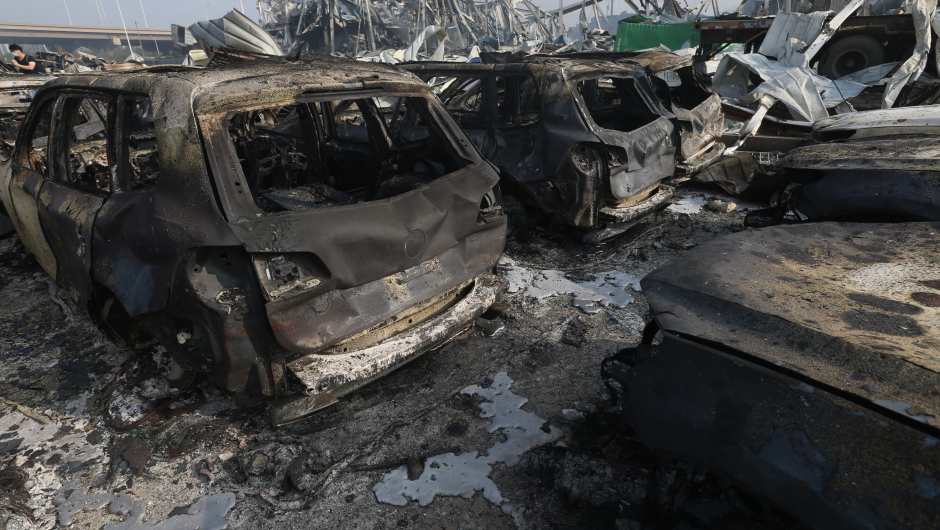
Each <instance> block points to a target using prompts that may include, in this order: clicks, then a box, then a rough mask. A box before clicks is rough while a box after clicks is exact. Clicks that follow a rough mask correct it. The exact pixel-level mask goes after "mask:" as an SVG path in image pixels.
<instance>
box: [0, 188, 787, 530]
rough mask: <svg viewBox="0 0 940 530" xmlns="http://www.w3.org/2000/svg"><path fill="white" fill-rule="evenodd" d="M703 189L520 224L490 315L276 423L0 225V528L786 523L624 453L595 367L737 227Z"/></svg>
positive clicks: (667, 463)
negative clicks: (651, 211) (593, 234)
mask: <svg viewBox="0 0 940 530" xmlns="http://www.w3.org/2000/svg"><path fill="white" fill-rule="evenodd" d="M713 198H721V199H723V200H733V199H730V198H729V197H726V196H723V195H722V194H721V193H720V192H718V191H715V190H713V189H710V188H696V187H689V188H685V189H682V190H680V192H679V197H678V200H677V203H676V204H674V205H673V206H671V207H670V208H669V209H667V210H665V211H663V212H661V213H660V214H657V215H655V216H653V217H650V218H648V219H646V220H645V221H644V222H642V223H641V224H640V225H638V226H636V227H634V228H633V229H631V230H630V231H629V232H627V233H626V234H623V235H622V236H620V237H618V238H616V239H614V240H612V241H609V242H607V243H605V244H603V245H600V246H589V245H584V244H582V243H580V242H579V239H578V238H579V234H578V233H577V232H575V231H574V230H570V229H567V228H563V227H559V226H557V225H555V226H538V227H533V228H522V229H519V230H517V231H516V232H515V233H514V234H513V237H512V238H511V239H510V242H509V243H508V245H507V249H506V255H505V257H504V259H503V261H502V262H501V264H500V274H502V275H504V276H505V277H506V278H507V279H508V280H509V283H510V289H509V291H510V292H509V293H507V294H506V295H505V297H504V301H503V302H502V303H501V304H499V305H498V307H496V308H494V309H493V310H491V311H490V312H489V313H488V314H487V315H485V316H487V317H490V319H491V321H492V322H490V323H489V324H486V323H485V322H481V324H486V325H484V326H483V327H482V328H481V327H479V326H477V327H474V328H472V329H469V330H467V331H465V332H464V333H463V334H461V335H460V336H458V337H456V338H455V339H453V340H451V341H450V342H449V343H447V344H445V345H444V346H442V347H440V348H438V349H436V350H434V351H432V352H429V353H427V354H425V355H424V356H422V357H421V358H419V359H418V360H417V361H415V362H413V363H411V364H410V365H408V366H405V367H404V368H402V369H400V370H398V371H396V372H394V373H392V374H390V375H389V376H387V377H385V378H383V379H380V380H378V381H377V382H375V383H372V384H370V385H368V386H366V387H364V388H362V389H360V390H358V391H356V392H355V393H353V394H350V395H348V396H347V397H345V398H343V399H341V401H340V403H339V404H338V405H336V406H334V407H332V408H330V409H328V410H326V411H324V412H322V413H320V414H318V415H316V416H314V417H312V418H309V419H306V420H304V421H301V422H299V423H296V424H293V425H290V426H287V427H284V428H281V429H272V428H271V427H269V425H268V423H267V420H266V416H265V407H266V402H265V401H264V400H262V399H257V398H252V397H249V396H236V395H227V394H225V393H223V392H221V391H219V390H217V389H214V388H212V387H205V386H203V387H200V388H198V389H197V390H195V391H190V392H187V393H184V394H178V393H174V391H171V389H170V388H169V387H168V386H167V385H166V384H165V383H164V381H163V379H162V376H161V375H160V370H161V365H162V364H163V363H165V359H164V356H163V354H162V352H160V351H159V349H157V348H155V347H153V346H148V347H142V348H141V349H139V350H136V351H135V350H132V349H128V348H124V347H121V346H118V345H116V344H114V343H113V342H112V341H111V340H109V339H108V338H107V336H106V335H105V334H104V333H102V332H101V331H100V330H99V329H97V328H96V327H95V326H94V325H93V324H92V322H91V321H90V319H89V318H88V317H87V316H86V315H85V314H84V313H82V312H81V311H79V310H78V309H77V308H76V307H75V306H74V305H73V304H72V303H71V302H70V301H69V300H68V299H67V297H65V296H64V295H63V294H61V293H59V291H58V289H57V287H56V286H55V283H54V282H53V281H52V280H51V279H50V278H49V277H48V276H47V275H46V274H45V273H44V272H43V271H42V270H41V269H40V267H39V266H38V265H37V264H36V261H35V260H34V259H33V258H32V256H30V255H29V254H28V253H27V252H25V251H24V250H23V247H22V245H20V244H19V242H18V241H17V239H16V237H15V236H11V237H8V238H6V239H3V240H2V241H0V301H2V304H0V354H2V359H3V362H2V363H0V397H2V399H3V401H2V402H0V512H3V514H2V515H0V523H2V522H3V521H5V523H6V527H7V528H11V529H20V528H53V527H68V528H95V529H97V528H102V527H108V528H115V529H118V528H126V529H132V528H143V527H146V528H160V529H164V530H165V529H170V528H174V529H175V528H180V529H183V528H197V527H198V528H201V529H203V530H207V529H212V528H225V527H226V526H227V527H229V528H235V529H249V528H259V527H277V528H288V529H292V528H298V529H299V528H408V527H414V528H474V529H475V528H618V529H631V530H633V529H645V528H792V527H794V523H793V522H792V521H791V520H789V519H787V518H786V517H784V516H782V515H781V514H779V513H778V512H776V511H774V510H773V509H772V508H771V507H769V506H767V505H766V504H765V503H764V502H762V501H761V500H760V499H758V498H756V497H754V496H752V495H750V494H748V493H747V492H745V491H743V490H742V489H740V488H738V487H736V486H734V485H732V484H730V483H728V482H726V481H725V480H723V479H722V478H720V477H718V476H716V475H714V474H711V473H708V472H706V471H705V470H704V469H702V468H701V467H697V466H696V465H693V464H690V463H685V462H682V461H679V460H675V459H672V458H670V457H669V456H667V455H662V454H657V453H655V452H653V451H651V450H649V449H647V448H645V447H643V446H642V445H641V444H639V443H638V442H637V441H636V440H634V439H633V438H632V437H631V432H630V429H629V428H628V427H627V426H626V424H625V423H624V420H623V417H622V416H621V415H620V414H619V412H618V411H617V408H616V406H615V404H614V403H613V402H612V400H611V399H610V395H609V394H608V393H607V390H606V389H605V387H604V385H603V382H602V381H601V378H600V364H601V361H602V359H604V357H606V356H607V355H609V354H610V353H613V352H615V351H618V350H619V349H621V348H624V347H627V346H632V345H634V344H636V343H637V342H638V341H639V336H640V332H641V330H642V329H643V326H644V325H645V323H646V321H647V319H648V316H647V306H646V303H645V301H644V299H643V296H642V295H641V294H640V293H639V292H638V291H637V289H639V284H638V280H639V279H641V278H642V277H643V276H644V275H645V274H646V273H648V272H650V271H651V270H653V269H655V268H656V267H658V266H659V265H661V264H662V263H664V262H666V261H668V260H669V259H671V258H672V257H674V256H676V255H678V254H679V253H681V252H682V251H683V250H686V249H688V248H692V247H694V246H696V245H698V244H701V243H703V242H705V241H708V240H710V239H712V238H715V237H719V236H722V235H725V234H729V233H731V232H735V231H740V230H743V229H744V227H743V222H742V221H743V218H744V215H745V213H746V210H745V208H744V207H742V206H740V205H739V208H738V209H737V210H734V211H731V212H716V211H710V210H708V209H705V208H703V205H705V204H706V203H707V202H708V200H709V199H713ZM752 206H754V205H752ZM500 323H502V325H503V326H502V329H500V328H501V326H500ZM493 332H496V334H495V335H494V336H487V335H490V334H492V333H493ZM145 525H146V526H145ZM150 525H155V526H150ZM0 527H2V524H0Z"/></svg>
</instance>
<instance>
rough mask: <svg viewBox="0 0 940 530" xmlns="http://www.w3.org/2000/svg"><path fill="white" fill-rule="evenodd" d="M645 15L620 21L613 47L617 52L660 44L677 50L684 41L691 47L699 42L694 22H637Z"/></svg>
mask: <svg viewBox="0 0 940 530" xmlns="http://www.w3.org/2000/svg"><path fill="white" fill-rule="evenodd" d="M643 18H645V17H640V16H635V17H630V18H627V19H623V20H621V21H620V24H619V25H618V26H617V40H616V42H615V43H614V49H615V50H616V51H618V52H622V51H635V50H645V49H648V48H656V47H657V46H659V45H660V44H662V45H664V46H666V47H667V48H669V49H670V50H678V49H679V48H681V47H682V45H683V44H685V43H686V41H689V42H690V46H691V47H692V48H697V47H698V44H699V32H697V31H695V29H694V28H695V23H694V22H685V23H683V24H637V23H636V22H637V21H638V19H639V20H642V19H643Z"/></svg>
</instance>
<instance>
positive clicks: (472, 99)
mask: <svg viewBox="0 0 940 530" xmlns="http://www.w3.org/2000/svg"><path fill="white" fill-rule="evenodd" d="M400 66H401V67H402V68H404V69H406V70H409V71H411V72H413V73H414V74H416V75H417V76H419V77H421V78H422V79H424V80H425V81H427V82H428V83H430V84H431V85H432V87H434V89H435V91H436V92H437V93H438V95H439V97H440V98H441V100H442V101H443V103H444V105H445V107H446V108H447V110H448V112H450V114H451V115H452V116H453V117H454V119H455V120H456V121H457V123H459V124H460V126H461V127H462V128H463V129H464V131H465V132H466V133H467V136H469V137H470V138H471V140H472V141H473V142H474V144H475V145H476V147H477V148H478V149H479V150H480V152H481V153H482V154H483V155H484V156H485V157H487V159H489V160H490V161H491V162H493V163H494V164H495V165H496V166H497V167H498V168H499V169H500V173H501V178H502V179H503V188H504V191H506V193H510V192H517V193H516V195H518V197H517V198H519V199H520V200H522V201H525V202H528V203H532V204H535V205H536V206H537V207H538V208H539V209H541V210H542V211H544V212H546V213H548V214H551V215H553V216H554V217H556V218H558V219H559V220H561V221H563V222H565V223H568V224H570V225H573V226H576V227H580V228H585V229H589V230H591V231H592V232H590V233H589V234H588V235H587V236H586V240H588V241H600V240H602V239H605V238H607V237H612V236H614V235H617V234H619V233H621V232H623V231H624V230H626V228H628V227H629V226H631V225H632V224H633V223H634V222H635V221H636V220H637V219H639V218H640V217H642V216H643V215H646V214H648V213H651V212H653V211H656V210H657V209H660V208H663V207H665V206H666V205H668V204H669V201H670V200H671V198H672V196H673V192H672V188H671V187H669V186H666V185H663V181H664V180H666V179H669V178H672V177H673V175H674V173H675V171H676V169H677V163H678V164H679V165H680V169H686V170H690V171H691V170H695V169H697V168H699V167H704V165H705V164H707V163H708V162H710V161H712V160H714V159H716V158H717V157H718V156H719V155H720V154H721V153H722V151H723V149H724V147H723V145H722V144H721V142H720V141H718V140H719V138H720V136H721V130H722V127H723V121H724V118H723V114H722V110H721V101H720V99H719V97H718V95H717V94H716V93H714V92H713V91H712V90H711V87H710V84H709V82H708V81H707V79H706V78H704V76H702V75H701V74H699V73H698V72H696V71H695V70H693V68H692V66H691V60H690V59H687V58H682V57H679V56H677V55H675V54H671V53H664V52H656V51H650V52H642V53H632V52H623V53H594V54H590V53H584V54H567V55H559V56H550V55H530V56H522V57H513V56H506V55H500V54H484V55H483V61H482V62H479V63H435V62H420V63H409V64H403V65H400ZM520 192H521V193H520Z"/></svg>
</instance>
